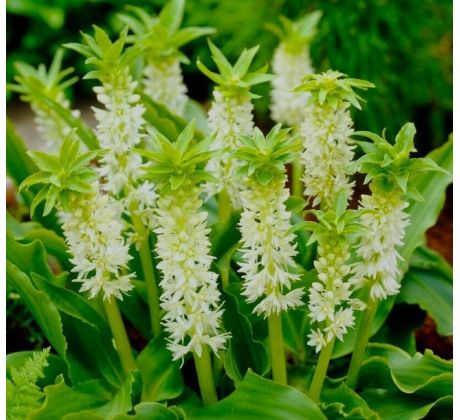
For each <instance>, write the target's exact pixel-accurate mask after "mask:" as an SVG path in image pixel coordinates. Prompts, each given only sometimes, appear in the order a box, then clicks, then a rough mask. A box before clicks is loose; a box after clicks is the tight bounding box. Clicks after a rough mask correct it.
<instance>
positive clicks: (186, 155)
mask: <svg viewBox="0 0 460 420" xmlns="http://www.w3.org/2000/svg"><path fill="white" fill-rule="evenodd" d="M194 133H195V120H192V121H191V122H190V123H189V124H187V126H186V127H185V128H184V130H183V131H182V132H181V133H180V134H179V136H178V137H177V140H176V141H175V142H174V143H173V142H170V141H169V140H168V139H167V138H166V137H165V136H163V135H162V134H161V133H159V132H156V133H155V134H154V139H153V140H154V141H153V145H152V148H153V150H141V149H139V150H137V152H138V153H139V154H140V155H142V156H144V157H145V158H146V159H147V160H148V162H149V163H150V165H149V166H147V167H146V168H145V171H146V173H145V175H144V176H145V178H147V179H151V180H153V181H154V182H155V184H156V185H157V186H158V188H159V189H160V191H162V192H170V191H175V190H177V189H179V188H184V187H192V186H193V185H196V184H198V183H200V182H203V181H209V182H215V181H216V179H215V178H214V177H213V176H212V175H210V174H209V173H208V172H207V171H206V170H205V169H204V168H205V166H206V163H207V162H208V160H209V159H210V157H211V156H212V155H213V154H214V153H215V152H213V151H211V150H210V146H211V144H212V142H213V138H212V137H208V138H206V139H204V140H201V141H200V142H198V143H197V142H196V141H194Z"/></svg>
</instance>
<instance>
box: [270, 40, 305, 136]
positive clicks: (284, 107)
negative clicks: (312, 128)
mask: <svg viewBox="0 0 460 420" xmlns="http://www.w3.org/2000/svg"><path fill="white" fill-rule="evenodd" d="M272 67H273V72H274V73H275V75H276V76H277V77H275V78H274V79H273V80H272V81H271V85H272V91H271V104H270V111H271V117H272V119H273V121H276V122H281V123H283V124H286V125H287V126H290V127H298V126H300V124H301V123H302V121H303V120H304V119H305V116H306V114H307V112H306V110H307V108H306V107H305V104H306V103H307V101H308V98H309V97H310V93H308V92H301V93H295V92H292V90H293V89H294V88H296V87H297V86H298V85H300V83H301V82H302V79H303V77H304V76H305V75H306V74H308V73H313V68H312V65H311V60H310V56H309V54H308V48H307V47H306V46H305V47H304V48H301V49H300V50H298V51H297V50H292V49H291V48H290V47H289V45H287V44H286V43H284V42H281V43H280V44H279V45H278V47H277V48H276V50H275V54H274V56H273V63H272Z"/></svg>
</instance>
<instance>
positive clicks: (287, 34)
mask: <svg viewBox="0 0 460 420" xmlns="http://www.w3.org/2000/svg"><path fill="white" fill-rule="evenodd" d="M322 15H323V12H321V11H320V10H316V11H314V12H311V13H308V14H306V15H305V16H303V17H302V18H300V19H298V20H296V21H292V20H290V19H288V18H287V17H286V16H280V17H279V20H280V23H281V25H274V24H272V23H268V24H267V25H265V27H266V28H267V29H268V30H269V31H270V32H272V33H274V34H275V35H276V36H277V37H278V38H279V39H280V41H281V42H283V43H284V44H285V46H286V47H287V48H288V49H289V50H291V51H292V52H296V51H298V50H299V49H302V48H304V47H305V45H308V44H309V43H310V42H311V41H312V39H313V38H314V36H315V35H316V33H317V32H318V22H319V20H320V19H321V16H322Z"/></svg>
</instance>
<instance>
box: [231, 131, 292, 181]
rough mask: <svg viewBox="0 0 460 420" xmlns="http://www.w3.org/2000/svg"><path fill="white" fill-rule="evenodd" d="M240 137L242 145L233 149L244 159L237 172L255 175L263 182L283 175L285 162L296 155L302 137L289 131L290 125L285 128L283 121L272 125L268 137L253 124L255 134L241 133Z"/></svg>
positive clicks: (240, 174) (241, 159)
mask: <svg viewBox="0 0 460 420" xmlns="http://www.w3.org/2000/svg"><path fill="white" fill-rule="evenodd" d="M240 140H241V147H239V148H238V150H237V151H236V152H235V153H234V156H235V158H236V159H238V160H239V161H241V162H242V166H241V168H239V170H238V172H237V176H240V177H241V176H248V177H252V178H254V179H256V180H257V181H258V182H259V183H260V184H262V185H267V184H268V183H269V182H271V181H272V180H273V179H280V178H282V177H283V176H284V173H285V167H284V165H285V164H286V163H288V162H291V161H292V160H293V159H295V157H296V153H297V152H298V151H299V150H300V148H301V143H300V141H299V139H298V138H293V137H292V136H291V135H290V129H289V128H284V129H282V128H281V124H278V125H276V126H275V127H273V128H272V129H271V131H270V132H269V133H268V134H267V136H266V137H264V135H263V133H262V132H261V131H260V130H259V129H258V128H254V131H253V133H252V135H250V136H241V137H240Z"/></svg>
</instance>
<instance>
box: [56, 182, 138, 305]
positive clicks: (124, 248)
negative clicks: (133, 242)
mask: <svg viewBox="0 0 460 420" xmlns="http://www.w3.org/2000/svg"><path fill="white" fill-rule="evenodd" d="M93 186H94V192H92V193H91V194H88V195H81V196H77V197H75V199H74V200H73V201H74V202H73V203H72V204H71V205H70V206H69V207H70V208H71V209H72V211H63V210H62V209H61V218H62V221H63V225H62V228H63V231H64V235H65V239H66V242H67V244H68V246H69V252H70V254H71V255H72V258H71V259H70V262H71V263H72V264H73V265H74V267H73V268H72V271H73V272H74V273H77V278H76V279H75V280H74V281H76V282H79V283H82V286H81V288H80V292H86V291H88V292H89V296H90V298H94V297H95V296H97V294H98V293H99V292H100V291H102V293H103V296H104V299H108V298H110V297H111V296H114V297H116V298H118V299H122V298H123V296H122V295H123V293H127V292H129V291H130V290H131V289H132V288H133V285H132V284H131V278H132V277H133V275H134V274H132V273H131V274H124V273H123V271H124V269H125V268H126V267H127V264H128V261H129V260H130V259H131V256H130V255H129V252H128V250H129V245H128V244H127V243H126V241H125V240H124V238H123V235H122V232H123V227H124V226H123V223H122V219H121V214H122V211H123V207H122V206H121V205H120V203H119V202H117V201H116V200H115V199H114V198H112V197H111V196H109V195H107V194H101V193H99V192H98V191H97V190H98V188H99V184H98V183H97V182H96V183H95V184H93Z"/></svg>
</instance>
